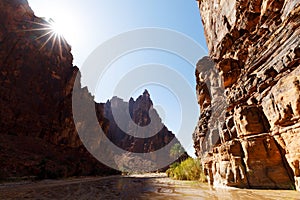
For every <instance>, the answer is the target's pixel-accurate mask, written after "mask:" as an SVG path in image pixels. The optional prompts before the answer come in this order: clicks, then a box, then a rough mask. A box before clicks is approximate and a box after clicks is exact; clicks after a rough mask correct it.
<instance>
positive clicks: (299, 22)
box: [194, 0, 300, 190]
mask: <svg viewBox="0 0 300 200" xmlns="http://www.w3.org/2000/svg"><path fill="white" fill-rule="evenodd" d="M299 11H300V1H299V0H281V1H275V0H256V1H250V0H221V1H219V0H213V1H211V0H201V1H200V12H201V16H202V19H203V24H204V29H205V35H206V39H207V44H208V48H209V50H210V58H211V59H212V61H211V62H210V63H209V62H208V61H206V63H205V62H204V61H203V60H202V61H200V62H199V64H200V65H201V64H202V65H203V64H204V65H206V66H209V67H212V68H215V69H216V70H218V71H219V74H220V76H221V78H222V81H223V85H224V87H225V97H226V103H227V105H228V106H227V109H226V114H225V116H226V119H225V120H224V123H223V125H221V126H219V127H216V129H217V130H216V131H215V133H216V134H217V135H218V137H217V139H216V140H217V141H215V142H214V143H211V141H212V140H211V139H210V140H207V138H210V137H206V136H207V134H211V133H210V132H208V131H207V130H206V129H207V127H209V126H210V124H211V123H214V122H212V120H210V119H211V118H210V116H211V115H212V114H210V113H209V112H211V108H212V107H213V106H214V104H213V103H211V99H212V97H211V95H210V93H209V92H207V91H208V90H207V88H209V87H207V85H203V81H200V79H199V78H198V76H199V74H198V73H196V76H197V78H198V80H197V81H198V85H197V92H198V94H199V104H200V107H201V117H200V120H199V124H198V126H197V128H196V131H195V133H194V140H195V147H196V151H197V154H198V156H200V157H202V159H203V163H204V168H205V171H206V173H207V176H208V178H209V181H210V182H211V184H214V185H227V186H236V187H249V188H284V189H287V188H296V189H297V190H300V173H299V172H300V165H299V162H300V84H299V82H300V80H299V77H300V66H299V62H300V61H299V60H300V53H299V52H300V40H299V35H300V28H299V26H300V12H299ZM205 59H206V60H207V58H205ZM204 138H206V139H204ZM218 138H219V140H218ZM210 143H211V144H212V148H211V149H209V150H208V151H206V149H205V148H206V147H207V146H210Z"/></svg>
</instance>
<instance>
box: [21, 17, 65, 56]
mask: <svg viewBox="0 0 300 200" xmlns="http://www.w3.org/2000/svg"><path fill="white" fill-rule="evenodd" d="M27 22H28V23H30V24H32V25H35V26H39V27H34V28H30V29H27V30H22V31H24V32H30V31H31V32H41V35H39V36H38V37H37V38H35V40H41V39H43V38H47V39H46V41H45V42H43V43H42V45H41V47H40V49H39V50H42V49H43V48H45V46H46V45H47V44H48V43H49V42H51V49H50V51H51V52H53V51H54V48H55V46H56V45H57V47H58V52H59V56H60V57H62V56H63V55H62V52H63V48H64V47H65V48H67V47H68V44H67V43H66V41H65V38H64V37H63V34H62V33H61V32H60V31H59V30H58V26H57V25H55V22H54V20H52V19H50V20H49V22H47V21H45V22H43V23H40V22H35V21H27ZM51 40H52V41H51Z"/></svg>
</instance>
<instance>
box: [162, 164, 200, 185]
mask: <svg viewBox="0 0 300 200" xmlns="http://www.w3.org/2000/svg"><path fill="white" fill-rule="evenodd" d="M166 173H167V175H168V177H171V178H173V179H176V180H191V181H201V182H206V177H205V175H204V173H203V170H202V165H201V161H200V160H199V159H194V158H188V159H186V160H185V161H183V162H181V163H180V164H179V163H174V164H172V165H171V166H170V168H169V169H168V170H167V171H166Z"/></svg>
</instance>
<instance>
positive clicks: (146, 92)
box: [143, 89, 150, 98]
mask: <svg viewBox="0 0 300 200" xmlns="http://www.w3.org/2000/svg"><path fill="white" fill-rule="evenodd" d="M143 96H146V97H149V98H150V94H149V92H148V90H147V89H145V91H144V93H143Z"/></svg>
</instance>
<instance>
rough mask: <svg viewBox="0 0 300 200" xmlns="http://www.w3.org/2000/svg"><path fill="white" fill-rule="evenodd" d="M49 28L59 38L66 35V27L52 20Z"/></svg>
mask: <svg viewBox="0 0 300 200" xmlns="http://www.w3.org/2000/svg"><path fill="white" fill-rule="evenodd" d="M50 28H51V29H52V31H53V33H54V34H56V35H57V36H59V37H64V35H65V34H66V33H67V27H66V25H65V24H63V23H59V22H55V21H54V20H52V21H50Z"/></svg>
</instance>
